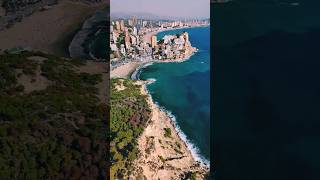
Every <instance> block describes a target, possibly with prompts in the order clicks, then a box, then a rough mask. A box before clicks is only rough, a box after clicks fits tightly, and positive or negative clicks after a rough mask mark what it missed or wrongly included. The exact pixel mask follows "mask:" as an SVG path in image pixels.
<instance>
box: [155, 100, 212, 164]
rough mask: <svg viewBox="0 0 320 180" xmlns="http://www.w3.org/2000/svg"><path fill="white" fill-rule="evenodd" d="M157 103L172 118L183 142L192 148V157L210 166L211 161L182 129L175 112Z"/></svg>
mask: <svg viewBox="0 0 320 180" xmlns="http://www.w3.org/2000/svg"><path fill="white" fill-rule="evenodd" d="M156 105H157V106H158V108H159V109H160V110H161V111H163V112H165V113H166V115H167V116H168V117H169V118H170V119H171V121H172V123H173V125H174V127H175V130H176V132H177V133H178V135H179V137H180V138H181V139H182V141H183V142H185V143H186V145H187V147H188V149H189V150H190V152H191V154H192V157H193V158H194V159H195V160H196V161H199V162H200V163H202V164H203V165H205V166H207V167H210V161H209V160H207V159H206V158H205V157H204V156H202V155H201V154H200V150H199V148H198V147H197V146H196V145H195V144H194V143H192V141H190V140H189V139H188V137H187V135H186V134H185V133H184V132H183V131H182V130H181V128H180V126H179V125H178V123H177V119H176V117H175V116H174V115H173V113H172V112H171V111H169V110H167V109H165V108H164V107H160V106H159V104H158V103H156Z"/></svg>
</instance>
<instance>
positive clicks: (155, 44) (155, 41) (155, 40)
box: [151, 36, 157, 48]
mask: <svg viewBox="0 0 320 180" xmlns="http://www.w3.org/2000/svg"><path fill="white" fill-rule="evenodd" d="M156 46H157V36H151V47H152V48H154V47H156Z"/></svg>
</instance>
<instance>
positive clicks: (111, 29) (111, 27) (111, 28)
mask: <svg viewBox="0 0 320 180" xmlns="http://www.w3.org/2000/svg"><path fill="white" fill-rule="evenodd" d="M110 32H111V33H112V32H113V26H112V25H110Z"/></svg>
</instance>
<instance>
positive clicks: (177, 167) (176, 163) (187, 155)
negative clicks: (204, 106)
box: [133, 80, 210, 179]
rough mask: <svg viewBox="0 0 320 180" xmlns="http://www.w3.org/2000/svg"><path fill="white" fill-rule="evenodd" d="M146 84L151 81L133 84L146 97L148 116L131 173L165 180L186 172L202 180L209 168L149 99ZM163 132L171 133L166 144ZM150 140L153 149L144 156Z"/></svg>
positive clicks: (165, 115)
mask: <svg viewBox="0 0 320 180" xmlns="http://www.w3.org/2000/svg"><path fill="white" fill-rule="evenodd" d="M149 83H152V81H150V80H147V81H143V80H137V81H136V84H138V85H141V94H143V95H146V96H147V103H148V105H149V107H150V109H151V114H152V116H151V118H150V120H149V122H148V125H147V126H146V128H145V129H144V132H143V134H142V135H141V136H140V137H139V138H138V149H139V151H140V156H139V157H138V158H137V159H136V160H135V161H134V162H133V163H134V165H135V169H136V170H137V171H139V172H141V170H142V172H143V175H144V176H146V177H147V179H157V178H161V179H162V178H164V179H169V178H173V177H181V176H183V175H185V174H186V173H190V172H192V173H197V175H198V177H199V176H200V179H203V178H204V176H205V175H206V174H208V173H209V171H210V165H209V164H206V163H205V162H204V161H202V160H203V159H202V158H201V157H198V156H197V155H195V154H196V151H197V150H196V148H193V147H192V146H193V145H192V144H191V143H190V142H189V141H188V140H187V138H186V136H185V135H184V134H183V132H182V131H181V130H180V128H179V126H178V125H177V124H176V122H175V120H174V116H173V115H170V113H168V111H167V110H166V109H165V108H162V107H160V106H159V105H158V104H157V103H156V102H155V101H154V100H153V99H152V96H151V94H150V93H149V91H148V89H147V85H148V84H149ZM165 128H170V129H171V132H172V137H170V139H169V140H168V138H166V137H165V136H164V135H163V130H164V129H165ZM150 137H152V139H153V140H154V141H153V146H154V149H152V150H151V151H152V152H151V153H149V154H148V153H147V150H148V149H149V148H150V145H149V138H150ZM156 140H158V141H156ZM174 142H175V143H174ZM175 144H180V145H179V150H176V147H174V146H175ZM178 157H179V159H178ZM159 159H160V160H159ZM171 159H174V160H171ZM151 164H152V165H151ZM161 167H163V168H161Z"/></svg>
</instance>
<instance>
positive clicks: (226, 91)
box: [211, 0, 320, 180]
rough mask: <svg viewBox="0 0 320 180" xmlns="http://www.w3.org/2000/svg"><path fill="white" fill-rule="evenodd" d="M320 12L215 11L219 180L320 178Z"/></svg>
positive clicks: (298, 8)
mask: <svg viewBox="0 0 320 180" xmlns="http://www.w3.org/2000/svg"><path fill="white" fill-rule="evenodd" d="M291 3H295V4H296V5H293V4H291ZM297 3H298V5H297ZM319 7H320V2H319V1H313V0H303V1H302V0H259V1H256V0H237V1H235V0H234V1H232V2H230V3H226V4H214V5H212V7H211V11H212V14H213V19H214V25H213V26H214V39H213V49H214V59H215V61H214V62H215V63H214V70H213V73H214V85H213V87H214V91H215V96H214V98H213V100H214V101H213V104H214V107H215V111H214V115H213V116H214V117H213V118H214V131H213V132H214V135H213V136H214V141H213V144H214V148H213V153H214V156H213V158H211V159H213V160H212V161H213V162H214V163H215V166H214V167H215V168H216V169H215V170H216V173H215V176H216V179H217V180H219V179H246V180H257V179H259V180H270V179H281V180H283V179H290V180H292V179H308V180H318V179H320V154H319V152H320V141H319V139H320V131H319V129H320V121H319V120H320V113H319V112H320V111H319V109H320V84H319V83H318V81H319V77H320V71H319V68H320V53H319V42H320V21H319V19H320V11H319Z"/></svg>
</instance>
